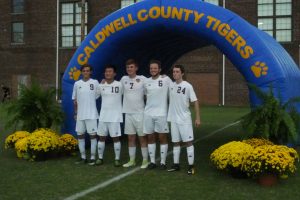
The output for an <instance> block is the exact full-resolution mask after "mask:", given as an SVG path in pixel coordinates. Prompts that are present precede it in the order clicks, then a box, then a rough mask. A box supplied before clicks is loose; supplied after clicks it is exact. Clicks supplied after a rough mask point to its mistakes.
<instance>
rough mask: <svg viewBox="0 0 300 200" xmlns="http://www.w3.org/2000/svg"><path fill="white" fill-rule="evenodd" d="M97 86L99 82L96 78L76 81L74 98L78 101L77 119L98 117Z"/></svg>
mask: <svg viewBox="0 0 300 200" xmlns="http://www.w3.org/2000/svg"><path fill="white" fill-rule="evenodd" d="M97 88H99V82H98V81H97V80H95V79H91V78H90V79H89V80H88V81H83V80H79V81H76V82H75V84H74V87H73V93H72V100H76V101H77V120H86V119H97V118H98V111H97V107H96V99H97V98H98V95H97Z"/></svg>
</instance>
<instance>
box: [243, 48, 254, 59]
mask: <svg viewBox="0 0 300 200" xmlns="http://www.w3.org/2000/svg"><path fill="white" fill-rule="evenodd" d="M252 54H253V49H252V47H250V46H246V47H245V48H244V50H241V51H240V55H241V56H242V58H245V59H247V58H249V57H250V56H251V55H252Z"/></svg>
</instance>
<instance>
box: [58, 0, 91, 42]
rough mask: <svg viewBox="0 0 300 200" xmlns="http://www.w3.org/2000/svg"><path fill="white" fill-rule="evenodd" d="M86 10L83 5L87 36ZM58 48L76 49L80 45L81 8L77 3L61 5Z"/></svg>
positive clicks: (86, 7) (86, 6)
mask: <svg viewBox="0 0 300 200" xmlns="http://www.w3.org/2000/svg"><path fill="white" fill-rule="evenodd" d="M87 10H88V5H87V2H86V3H85V30H84V35H85V36H86V34H87ZM60 19H61V21H60V32H61V34H60V35H61V37H60V38H61V39H60V46H61V47H78V46H79V45H80V43H81V6H80V3H78V2H72V3H62V4H61V16H60Z"/></svg>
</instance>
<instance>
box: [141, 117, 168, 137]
mask: <svg viewBox="0 0 300 200" xmlns="http://www.w3.org/2000/svg"><path fill="white" fill-rule="evenodd" d="M143 124H144V125H143V132H144V133H146V134H152V133H169V125H168V122H167V116H156V117H153V116H150V115H146V114H144V123H143Z"/></svg>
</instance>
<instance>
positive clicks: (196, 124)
mask: <svg viewBox="0 0 300 200" xmlns="http://www.w3.org/2000/svg"><path fill="white" fill-rule="evenodd" d="M200 124H201V122H200V119H196V120H195V126H196V127H199V126H200Z"/></svg>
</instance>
